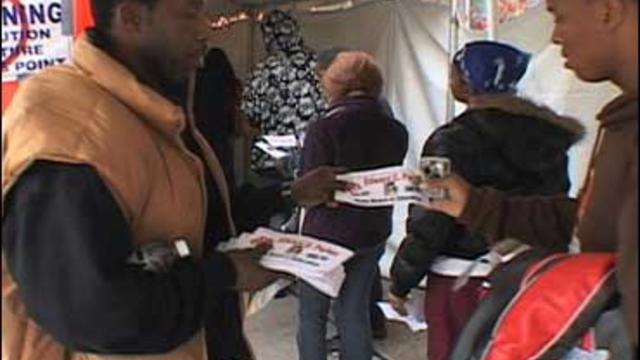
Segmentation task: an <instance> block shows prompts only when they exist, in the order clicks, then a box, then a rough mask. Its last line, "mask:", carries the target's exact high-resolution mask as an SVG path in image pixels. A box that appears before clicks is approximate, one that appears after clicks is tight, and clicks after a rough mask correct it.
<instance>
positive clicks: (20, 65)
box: [2, 0, 73, 82]
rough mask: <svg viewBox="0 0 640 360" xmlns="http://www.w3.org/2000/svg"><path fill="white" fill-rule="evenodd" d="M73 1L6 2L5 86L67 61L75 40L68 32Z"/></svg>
mask: <svg viewBox="0 0 640 360" xmlns="http://www.w3.org/2000/svg"><path fill="white" fill-rule="evenodd" d="M63 3H65V4H67V3H68V4H70V3H71V1H70V0H2V82H13V81H19V80H22V79H24V78H26V77H28V76H29V75H33V74H35V73H37V72H38V71H40V70H42V69H45V68H47V67H49V66H54V65H59V64H62V63H64V62H65V61H67V59H69V56H70V54H71V46H72V43H73V38H72V34H71V31H66V29H67V28H66V27H65V21H66V19H67V18H70V17H65V16H64V14H65V10H66V9H68V7H65V6H63ZM67 25H68V24H67Z"/></svg>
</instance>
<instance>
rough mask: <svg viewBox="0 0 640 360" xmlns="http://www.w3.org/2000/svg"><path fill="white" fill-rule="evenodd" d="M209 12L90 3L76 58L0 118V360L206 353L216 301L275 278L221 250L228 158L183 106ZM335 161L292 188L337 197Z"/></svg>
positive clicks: (44, 75) (198, 357)
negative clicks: (206, 331) (223, 159)
mask: <svg viewBox="0 0 640 360" xmlns="http://www.w3.org/2000/svg"><path fill="white" fill-rule="evenodd" d="M202 7H203V1H202V0H93V1H92V10H93V15H94V19H95V21H96V27H95V28H93V29H91V30H89V31H88V33H87V34H86V36H84V37H82V38H80V39H79V40H78V41H77V42H76V44H75V49H74V53H73V54H74V56H73V61H72V62H71V63H70V64H67V65H63V66H59V67H55V68H51V69H48V70H45V71H43V72H41V73H40V74H38V75H36V76H33V77H32V78H30V79H28V80H27V81H25V82H24V83H23V84H22V85H21V87H20V90H19V91H18V93H17V94H16V96H15V98H14V100H13V102H12V103H11V105H10V107H9V108H8V109H7V111H6V113H5V114H4V116H3V134H2V135H3V142H2V145H3V159H2V235H3V243H2V246H3V256H2V360H63V359H65V360H66V359H74V360H78V359H92V360H93V359H95V360H97V359H116V358H117V359H153V360H165V359H166V360H169V359H172V360H173V359H175V360H205V359H206V358H207V351H206V349H205V344H204V341H203V338H204V336H203V330H202V327H203V318H204V317H205V316H206V314H208V313H210V312H211V311H214V310H216V309H212V307H215V304H217V303H219V302H218V301H217V300H218V299H219V298H220V297H221V296H226V294H229V293H234V292H236V291H244V290H249V291H251V290H256V289H260V288H261V287H263V286H264V285H266V284H267V283H268V282H269V281H271V280H273V279H274V276H275V275H274V274H273V273H270V272H267V271H265V270H263V269H261V268H260V267H258V265H257V259H258V258H259V255H260V254H261V252H263V251H264V249H260V250H256V251H250V252H233V253H230V254H221V253H219V252H216V251H215V247H214V246H211V243H212V242H215V241H219V240H220V239H224V238H227V237H229V236H232V235H233V234H234V233H235V230H234V224H233V220H232V219H231V215H230V210H229V209H230V205H229V200H228V198H229V197H228V193H227V184H226V183H225V178H224V176H223V174H222V170H221V168H220V164H219V163H218V161H217V159H216V156H215V154H214V153H213V152H212V151H211V149H210V148H209V146H208V145H207V144H206V142H205V141H204V139H203V138H202V136H201V135H200V134H199V133H198V132H197V131H196V130H195V128H194V126H193V123H192V121H191V119H190V117H189V116H187V114H188V112H185V110H184V109H188V106H187V103H188V101H187V99H188V96H187V94H186V92H185V91H184V89H186V86H184V85H183V84H185V83H186V80H187V79H188V78H189V76H190V74H191V73H192V72H193V71H194V70H195V69H196V67H197V65H198V64H199V61H200V58H201V56H202V55H203V53H204V51H205V47H206V43H205V36H206V32H207V31H208V27H207V22H206V19H205V18H204V17H203V16H202V14H203V9H202ZM334 170H335V169H322V171H319V172H316V173H315V174H311V176H307V177H305V178H304V179H301V180H300V181H299V182H297V183H296V184H295V185H294V187H293V189H292V190H293V195H294V198H296V200H297V201H298V202H300V203H302V204H315V203H319V202H323V201H326V200H329V199H330V196H331V193H332V191H333V190H334V189H335V187H336V186H339V185H340V184H339V183H337V182H336V181H335V172H334ZM215 335H216V336H217V335H218V334H215ZM219 335H220V336H229V334H223V333H221V334H219ZM233 336H235V337H236V338H235V339H233V338H232V339H230V341H229V343H232V342H234V341H244V339H237V337H242V334H241V330H240V334H233ZM234 359H235V357H234ZM211 360H230V359H222V358H218V359H211ZM242 360H245V359H244V358H243V359H242Z"/></svg>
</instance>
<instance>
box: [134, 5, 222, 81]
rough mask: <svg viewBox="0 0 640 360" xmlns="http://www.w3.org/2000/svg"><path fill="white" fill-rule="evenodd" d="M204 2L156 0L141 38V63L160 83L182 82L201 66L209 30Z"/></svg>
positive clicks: (146, 19)
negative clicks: (145, 65) (142, 61)
mask: <svg viewBox="0 0 640 360" xmlns="http://www.w3.org/2000/svg"><path fill="white" fill-rule="evenodd" d="M203 7H204V0H158V1H157V3H156V4H155V5H154V6H153V7H152V8H149V11H148V12H147V14H146V15H147V16H145V19H144V20H145V21H146V23H145V26H144V28H143V31H142V34H141V37H140V42H139V45H140V55H141V56H142V57H143V60H144V63H145V64H148V66H150V67H151V69H149V70H151V71H152V72H153V73H154V74H155V75H156V76H157V77H158V78H159V79H158V80H160V81H161V82H163V83H168V84H176V83H182V82H184V81H185V80H186V79H187V78H188V77H189V75H190V74H192V73H193V72H194V71H195V70H196V69H197V68H198V66H199V65H200V63H201V61H202V58H203V56H204V54H205V51H206V48H207V42H206V38H207V33H208V32H209V31H210V30H209V27H208V23H207V19H206V17H205V16H204V9H203Z"/></svg>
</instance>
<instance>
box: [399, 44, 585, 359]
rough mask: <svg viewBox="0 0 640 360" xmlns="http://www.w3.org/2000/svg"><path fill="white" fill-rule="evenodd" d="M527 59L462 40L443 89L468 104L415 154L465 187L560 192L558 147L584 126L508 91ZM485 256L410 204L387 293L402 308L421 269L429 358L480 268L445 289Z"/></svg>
mask: <svg viewBox="0 0 640 360" xmlns="http://www.w3.org/2000/svg"><path fill="white" fill-rule="evenodd" d="M529 58H530V55H529V54H526V53H524V52H522V51H520V50H518V49H517V48H515V47H513V46H510V45H507V44H503V43H499V42H493V41H476V42H471V43H468V44H466V45H465V46H464V47H463V48H462V49H461V50H459V51H458V52H457V53H456V54H455V57H454V61H453V64H452V70H451V82H450V87H451V91H452V93H453V95H454V97H455V98H456V100H458V101H461V102H463V103H465V104H467V106H468V108H467V110H466V111H465V112H463V113H462V114H461V115H459V116H458V117H456V118H455V119H454V120H453V121H452V122H450V123H448V124H446V125H444V126H441V127H440V128H438V129H437V130H436V131H435V132H434V133H433V134H432V135H431V136H430V137H429V139H428V140H427V142H426V144H425V146H424V150H423V155H424V156H442V157H447V158H449V159H450V160H451V165H452V168H453V170H454V171H455V172H457V173H460V174H463V176H465V177H466V178H467V179H469V181H471V182H472V183H473V184H474V185H476V186H493V187H495V188H497V189H500V190H502V191H504V192H505V193H507V194H509V195H556V194H566V192H567V191H568V190H569V187H570V181H569V176H568V172H567V165H568V156H567V150H568V149H569V148H570V147H571V146H572V145H573V144H574V143H575V142H576V141H577V140H579V139H580V138H581V136H582V135H583V133H584V128H583V127H582V126H581V125H580V124H579V123H578V122H577V121H575V120H573V119H570V118H566V117H561V116H558V115H557V114H555V113H554V112H552V111H551V110H549V109H547V108H545V107H542V106H539V105H536V104H534V103H532V102H531V101H529V100H527V99H525V98H523V97H519V96H517V95H516V91H517V84H518V82H519V81H520V80H521V78H522V77H523V76H524V74H525V72H526V69H527V66H528V63H529ZM550 250H564V248H563V247H562V245H560V246H558V247H556V248H554V249H550ZM487 252H488V245H487V242H486V241H485V239H484V238H483V237H482V236H481V235H480V234H477V233H472V232H469V231H467V230H466V229H465V227H464V226H463V225H460V224H458V223H456V222H455V219H454V218H452V217H450V216H448V215H444V214H442V213H438V212H435V211H429V210H425V209H423V208H422V207H419V206H418V207H414V208H412V209H411V213H410V217H409V220H408V225H407V237H406V238H405V240H404V241H403V243H402V245H401V247H400V249H399V251H398V253H397V254H396V257H395V259H394V261H393V265H392V267H391V277H392V286H391V289H390V299H391V302H392V304H393V305H394V307H396V308H397V309H398V310H399V311H400V312H403V311H404V303H405V299H406V296H407V294H408V293H409V292H410V290H411V289H412V288H413V287H416V286H417V285H418V284H419V283H420V281H421V280H422V279H423V277H424V276H425V274H427V288H426V294H425V304H424V305H425V317H426V320H427V323H428V324H429V332H428V351H427V352H428V358H429V360H445V359H448V358H449V356H450V353H451V351H452V349H453V346H454V345H455V342H456V340H457V338H458V336H459V334H460V333H461V332H462V329H463V327H464V326H465V324H466V322H467V321H468V319H469V318H470V317H471V314H472V313H473V311H474V310H475V308H476V307H477V305H478V302H479V300H480V294H481V290H482V283H483V281H484V279H485V276H486V275H487V272H488V268H487V267H486V266H483V265H479V266H476V267H475V268H474V270H473V271H472V272H471V274H470V279H469V280H468V282H467V283H466V285H464V287H462V288H460V289H457V290H456V291H454V290H452V287H453V286H454V283H455V281H456V279H457V277H458V276H460V275H462V274H463V273H464V272H465V270H467V269H468V268H469V267H470V266H471V265H472V263H473V261H474V259H476V258H478V257H480V256H482V255H484V254H485V253H487Z"/></svg>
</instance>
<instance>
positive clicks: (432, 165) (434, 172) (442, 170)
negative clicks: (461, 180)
mask: <svg viewBox="0 0 640 360" xmlns="http://www.w3.org/2000/svg"><path fill="white" fill-rule="evenodd" d="M420 169H422V172H423V173H424V177H425V178H426V179H442V178H445V177H447V176H449V174H451V161H450V160H449V159H447V158H445V157H437V156H427V157H423V158H422V159H420ZM423 194H424V196H425V197H426V198H427V199H429V200H444V199H446V198H447V197H448V193H447V189H445V188H431V189H426V190H424V192H423Z"/></svg>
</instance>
